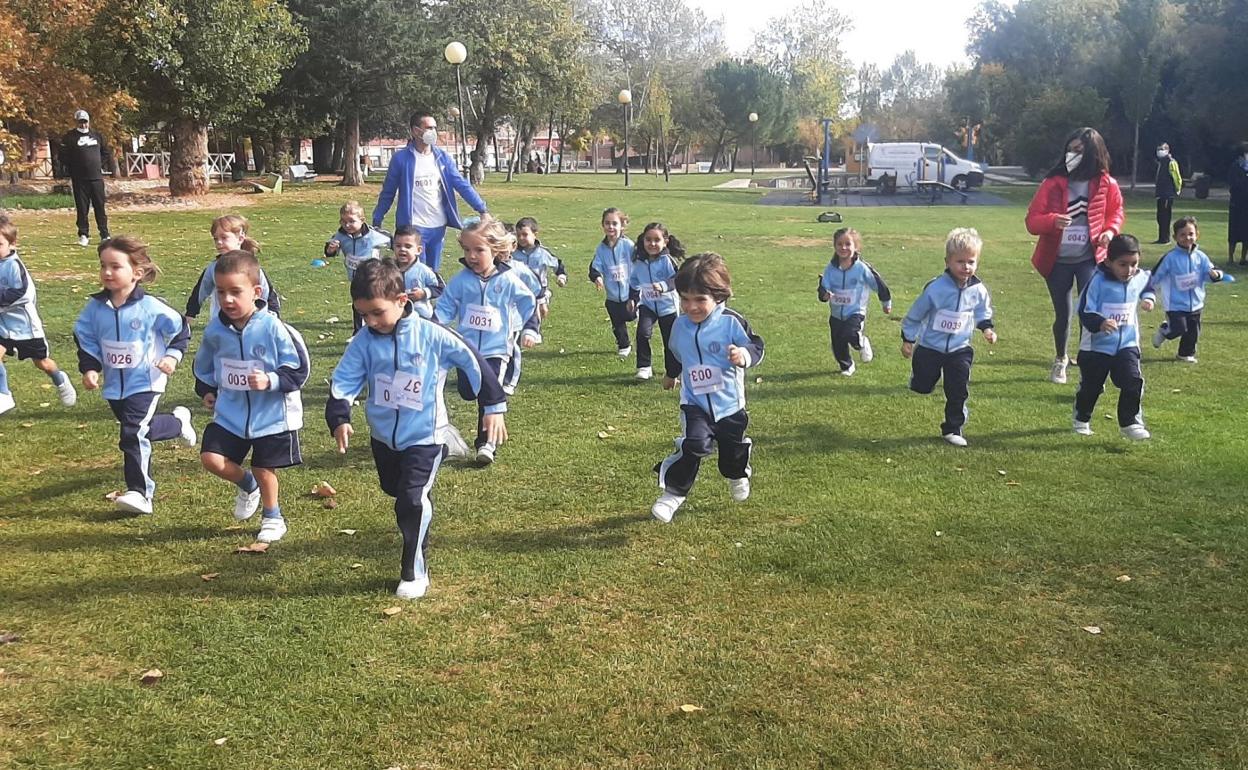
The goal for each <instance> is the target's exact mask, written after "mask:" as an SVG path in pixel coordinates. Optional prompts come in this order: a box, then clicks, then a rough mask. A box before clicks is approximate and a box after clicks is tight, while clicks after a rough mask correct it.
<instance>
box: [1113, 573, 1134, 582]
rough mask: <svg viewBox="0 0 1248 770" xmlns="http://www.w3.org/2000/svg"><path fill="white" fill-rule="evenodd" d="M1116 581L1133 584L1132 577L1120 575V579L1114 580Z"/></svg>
mask: <svg viewBox="0 0 1248 770" xmlns="http://www.w3.org/2000/svg"><path fill="white" fill-rule="evenodd" d="M1114 580H1117V581H1118V582H1119V583H1130V582H1131V576H1130V575H1119V576H1118V577H1116V578H1114Z"/></svg>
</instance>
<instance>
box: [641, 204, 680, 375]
mask: <svg viewBox="0 0 1248 770" xmlns="http://www.w3.org/2000/svg"><path fill="white" fill-rule="evenodd" d="M637 242H638V243H640V244H641V246H640V247H639V248H638V249H637V251H636V252H634V254H633V267H632V271H631V273H630V275H629V279H628V286H629V292H628V301H629V304H630V305H632V306H633V307H635V308H637V375H636V377H637V379H639V380H648V379H650V378H651V377H653V376H654V368H653V367H652V366H651V357H650V336H651V335H652V334H653V333H654V324H655V322H656V321H657V322H658V324H659V332H660V334H661V336H662V337H663V370H664V371H663V376H665V377H675V376H676V373H677V372H679V371H680V368H679V365H678V364H677V363H676V359H675V358H674V357H673V356H672V350H671V346H670V345H669V344H668V338H669V337H671V334H672V324H673V323H675V322H676V316H677V315H678V314H679V312H680V299H679V297H678V296H677V295H676V284H675V283H673V280H672V279H674V278H675V277H676V271H677V270H678V269H679V268H680V260H682V259H684V257H685V249H684V246H682V245H681V243H680V240H679V239H677V238H676V236H674V235H672V234H671V233H670V232H668V229H667V226H666V225H664V224H663V223H662V222H651V223H650V224H648V225H646V226H645V228H644V229H643V230H642V231H641V237H640V238H638V239H637Z"/></svg>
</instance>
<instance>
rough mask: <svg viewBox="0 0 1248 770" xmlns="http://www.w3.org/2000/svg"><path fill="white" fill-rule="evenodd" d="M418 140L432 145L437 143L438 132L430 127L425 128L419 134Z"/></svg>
mask: <svg viewBox="0 0 1248 770" xmlns="http://www.w3.org/2000/svg"><path fill="white" fill-rule="evenodd" d="M420 141H422V142H424V143H425V144H427V145H429V146H430V147H432V146H434V145H435V144H437V143H438V132H437V131H435V130H434V129H432V128H428V129H425V131H424V133H422V134H421V135H420Z"/></svg>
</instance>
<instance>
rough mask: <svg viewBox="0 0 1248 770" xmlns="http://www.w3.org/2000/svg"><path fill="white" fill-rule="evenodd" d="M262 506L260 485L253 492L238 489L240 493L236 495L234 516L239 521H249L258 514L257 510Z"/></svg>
mask: <svg viewBox="0 0 1248 770" xmlns="http://www.w3.org/2000/svg"><path fill="white" fill-rule="evenodd" d="M259 507H260V486H259V485H256V488H255V489H254V490H253V491H251V492H244V491H243V490H241V489H240V490H238V494H237V495H235V497H234V518H236V519H238V520H239V521H247V520H248V519H250V518H251V517H252V516H255V515H256V510H257V509H258V508H259Z"/></svg>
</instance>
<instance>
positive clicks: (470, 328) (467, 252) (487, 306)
mask: <svg viewBox="0 0 1248 770" xmlns="http://www.w3.org/2000/svg"><path fill="white" fill-rule="evenodd" d="M459 245H460V247H461V248H463V250H464V257H463V259H461V260H460V263H461V264H463V266H464V269H463V270H461V271H459V273H457V274H456V275H455V276H454V277H453V278H451V280H449V281H447V283H446V291H444V292H443V293H442V296H441V298H439V299H438V305H437V307H436V308H434V315H435V317H436V319H437V321H438V323H440V324H444V325H447V326H449V325H451V324H455V326H456V327H457V328H458V329H459V333H460V334H461V335H463V337H464V339H466V340H468V341H469V342H471V343H472V344H473V346H474V347H476V349H477V350H479V351H480V352H481V355H482V356H484V357H485V361H486V363H487V364H489V368H490V371H491V372H492V373H493V375H494V377H495V378H496V379H500V380H501V377H502V374H503V372H504V371H506V369H507V362H508V360H509V359H510V358H511V349H512V344H513V342H514V341H515V337H516V336H517V335H518V334H520V328H519V327H518V326H517V324H516V319H517V318H519V319H527V318H530V317H532V315H533V313H534V312H535V311H536V310H537V298H536V297H535V296H533V292H531V291H529V289H528V287H526V286H525V285H524V281H522V280H521V279H520V278H519V277H517V275H516V273H515V272H514V271H513V270H512V269H511V266H510V265H509V264H507V262H506V258H507V257H508V256H510V255H511V252H512V250H513V249H514V248H515V238H514V237H513V236H512V235H511V233H509V232H507V230H506V228H504V227H503V223H502V222H499V221H498V220H496V219H494V218H493V217H491V216H489V215H488V214H487V215H483V216H482V217H481V220H480V221H478V222H474V223H472V224H469V225H465V227H464V229H463V230H461V231H460V233H459ZM513 305H514V306H515V311H514V314H513V310H512V306H513ZM500 386H501V381H500ZM466 387H467V383H465V382H463V381H460V395H461V396H465V397H467V396H468V395H469V394H468V393H467V391H466V390H465V388H466ZM485 417H486V412H485V410H484V409H483V408H478V410H477V439H476V442H475V444H474V446H475V447H476V449H477V461H478V462H480V463H484V464H489V463H492V462H494V456H495V453H496V452H497V451H498V447H497V446H496V445H495V444H494V443H493V442H492V441H490V438H489V436H488V432H487V430H486V426H485Z"/></svg>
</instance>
